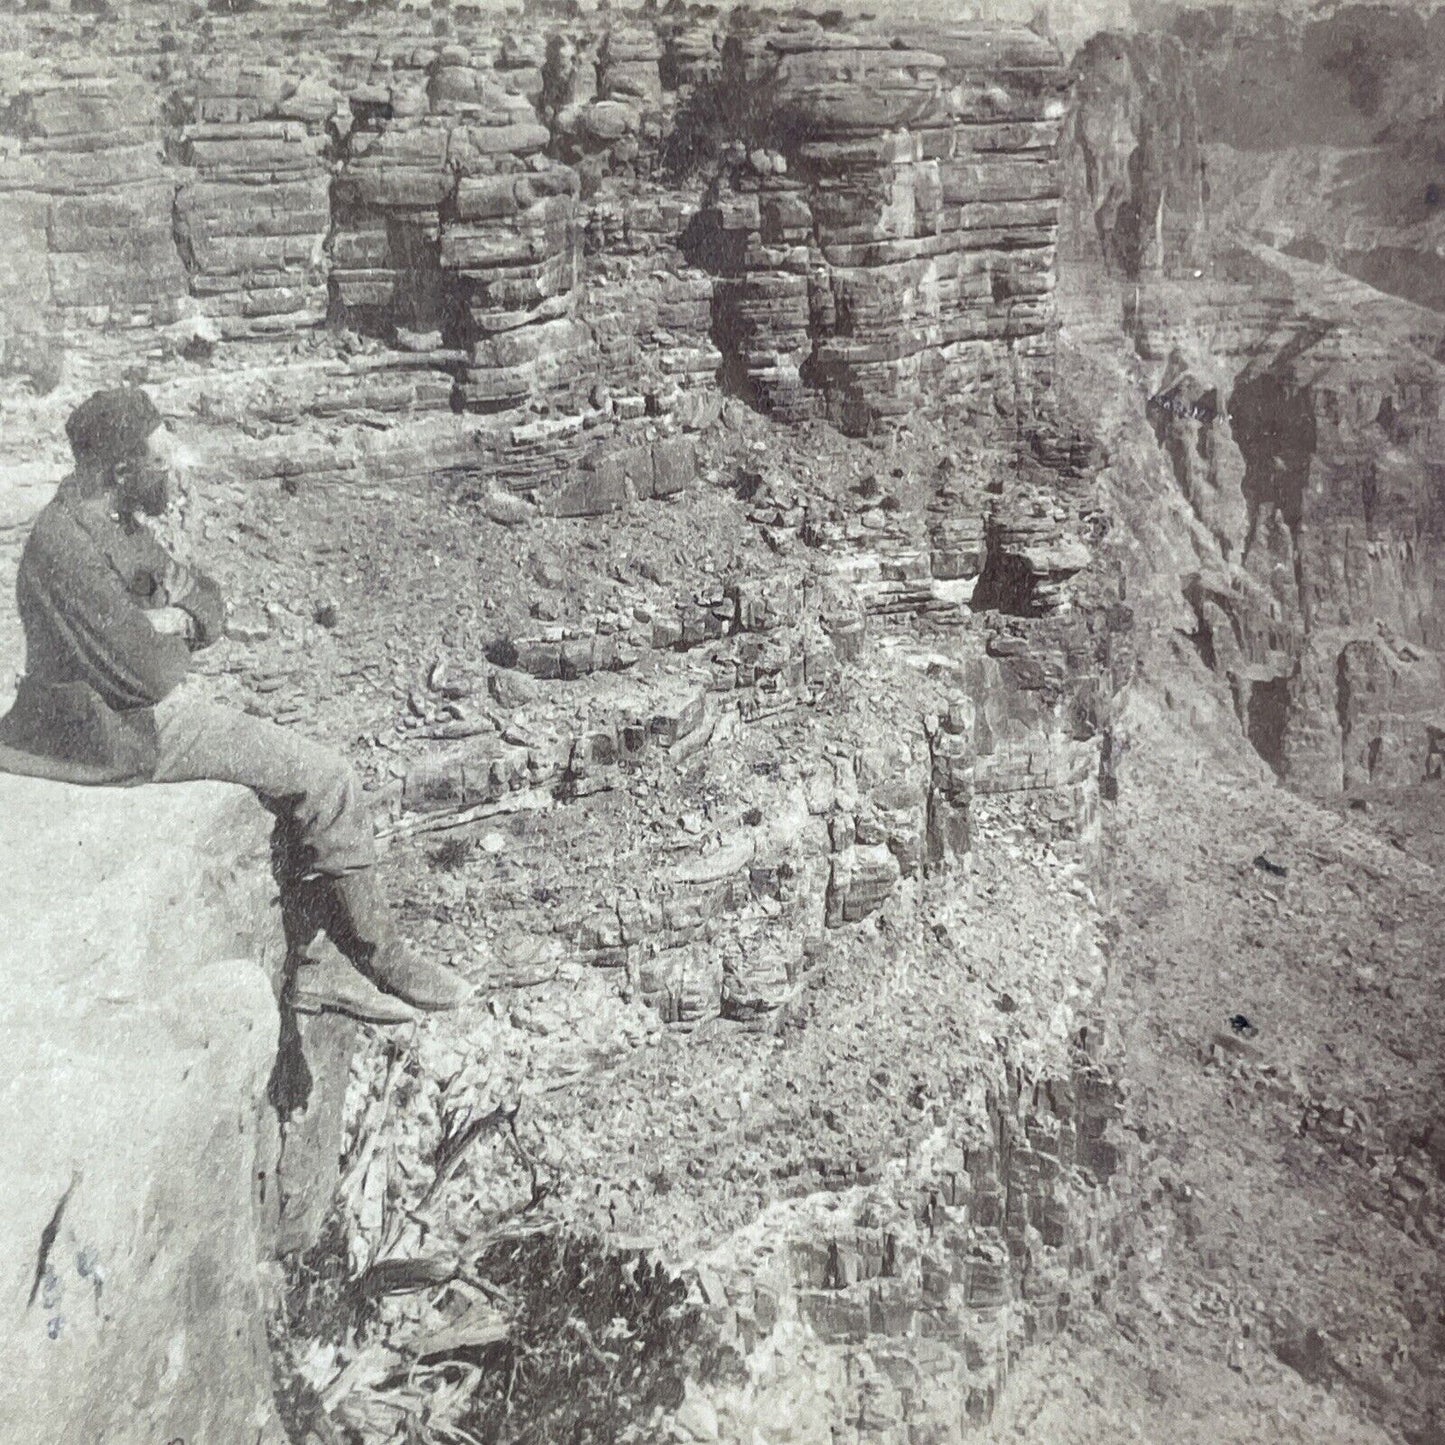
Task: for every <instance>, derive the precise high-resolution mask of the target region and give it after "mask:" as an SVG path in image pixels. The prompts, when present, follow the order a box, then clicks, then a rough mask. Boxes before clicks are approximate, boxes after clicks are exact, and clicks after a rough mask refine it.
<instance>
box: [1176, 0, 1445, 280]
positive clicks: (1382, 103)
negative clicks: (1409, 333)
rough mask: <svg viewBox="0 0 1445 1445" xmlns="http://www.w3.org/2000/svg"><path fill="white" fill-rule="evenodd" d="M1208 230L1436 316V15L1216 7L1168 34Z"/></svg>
mask: <svg viewBox="0 0 1445 1445" xmlns="http://www.w3.org/2000/svg"><path fill="white" fill-rule="evenodd" d="M1171 28H1172V30H1173V33H1174V34H1176V35H1177V36H1178V37H1179V39H1180V41H1181V42H1182V44H1183V47H1184V50H1185V53H1186V54H1187V55H1188V57H1189V60H1188V69H1189V71H1190V74H1191V76H1192V79H1193V82H1194V86H1195V89H1196V92H1197V94H1198V97H1199V104H1200V116H1201V122H1202V127H1201V136H1200V139H1201V143H1202V144H1203V146H1204V147H1205V150H1206V154H1207V157H1208V163H1209V174H1210V180H1211V183H1212V185H1213V187H1214V192H1215V212H1216V214H1217V216H1218V217H1219V218H1220V219H1221V220H1223V221H1225V222H1227V223H1229V224H1231V225H1237V226H1239V227H1241V228H1243V229H1246V230H1248V231H1249V232H1251V233H1252V234H1253V235H1255V236H1256V237H1258V238H1259V239H1261V240H1264V241H1266V242H1268V243H1269V244H1270V245H1272V246H1275V247H1277V248H1279V249H1280V250H1283V251H1287V252H1289V253H1290V254H1292V255H1297V256H1301V257H1304V258H1305V259H1308V260H1312V261H1319V262H1323V263H1326V264H1328V265H1330V266H1332V267H1335V268H1336V269H1338V270H1341V271H1343V272H1345V273H1346V274H1347V275H1350V276H1354V277H1356V278H1357V279H1359V280H1361V281H1365V282H1367V283H1368V284H1369V285H1371V286H1375V287H1378V288H1379V289H1380V290H1383V291H1386V292H1389V293H1390V294H1392V295H1396V296H1400V297H1402V298H1404V299H1406V300H1410V301H1415V302H1417V303H1419V304H1421V305H1425V306H1432V307H1437V308H1438V307H1440V306H1442V305H1445V277H1442V267H1441V262H1440V257H1441V247H1442V244H1445V190H1442V179H1445V178H1442V174H1441V150H1440V145H1441V140H1442V137H1445V130H1442V124H1445V95H1442V91H1441V81H1440V76H1441V74H1442V62H1445V12H1442V11H1441V10H1439V9H1434V10H1431V11H1429V12H1428V13H1427V12H1423V11H1420V10H1415V9H1411V8H1408V7H1404V6H1387V5H1339V6H1336V7H1333V8H1331V7H1314V8H1313V9H1312V10H1311V11H1309V12H1293V13H1291V12H1289V11H1283V12H1276V11H1274V10H1272V9H1253V8H1250V9H1246V8H1244V7H1238V8H1236V7H1232V6H1217V7H1213V8H1210V9H1207V10H1206V9H1197V10H1184V11H1182V12H1181V13H1179V14H1178V16H1177V18H1175V19H1174V20H1173V23H1172V27H1171Z"/></svg>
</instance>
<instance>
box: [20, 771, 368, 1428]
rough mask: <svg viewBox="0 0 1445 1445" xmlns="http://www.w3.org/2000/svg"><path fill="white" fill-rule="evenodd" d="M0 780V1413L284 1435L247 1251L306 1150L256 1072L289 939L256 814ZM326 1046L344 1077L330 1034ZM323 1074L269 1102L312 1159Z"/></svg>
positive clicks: (268, 1236)
mask: <svg viewBox="0 0 1445 1445" xmlns="http://www.w3.org/2000/svg"><path fill="white" fill-rule="evenodd" d="M0 799H3V809H0V810H3V817H4V825H3V826H4V831H5V838H6V849H7V857H9V858H10V859H11V864H10V867H9V869H8V874H7V885H6V888H7V892H6V896H7V909H6V927H5V935H4V941H3V943H0V963H3V969H4V973H5V977H6V980H7V985H8V990H9V1001H8V1003H7V1006H6V1011H5V1019H4V1023H3V1026H0V1034H3V1039H4V1050H5V1057H6V1061H7V1066H6V1078H5V1083H4V1085H3V1104H0V1117H3V1118H4V1120H5V1127H4V1131H3V1133H4V1144H3V1149H4V1154H5V1174H6V1178H7V1179H8V1180H9V1187H8V1189H7V1193H6V1200H5V1204H4V1207H3V1216H4V1227H3V1230H0V1234H3V1237H4V1239H5V1241H6V1247H5V1259H4V1264H3V1278H4V1303H3V1313H0V1338H3V1340H4V1351H5V1358H6V1361H7V1367H6V1373H5V1380H4V1384H3V1386H0V1438H4V1439H6V1440H16V1441H19V1440H23V1439H39V1438H44V1439H46V1440H48V1441H55V1442H56V1445H91V1442H93V1441H96V1440H102V1439H104V1440H111V1441H115V1442H117V1445H120V1442H132V1441H134V1442H137V1445H139V1442H142V1441H147V1442H149V1441H154V1440H171V1439H175V1438H181V1439H186V1440H223V1439H238V1438H244V1439H246V1440H255V1441H262V1442H265V1445H279V1442H281V1441H283V1440H284V1438H285V1437H284V1435H283V1434H281V1433H280V1428H279V1425H278V1423H277V1421H276V1418H275V1414H274V1407H273V1404H272V1380H271V1367H270V1357H269V1351H268V1346H267V1340H266V1333H265V1308H266V1306H267V1304H268V1303H269V1301H268V1298H267V1291H266V1287H265V1286H264V1284H263V1274H262V1270H261V1265H262V1262H263V1260H264V1259H266V1258H268V1257H272V1256H273V1255H274V1253H275V1250H276V1248H277V1247H278V1244H279V1243H280V1242H281V1239H282V1236H283V1234H284V1233H285V1232H288V1231H289V1232H291V1233H292V1234H293V1236H294V1234H295V1232H296V1229H297V1226H298V1223H299V1224H300V1226H301V1227H302V1228H303V1229H304V1228H305V1227H306V1225H305V1221H304V1220H298V1217H297V1211H298V1210H299V1211H300V1213H301V1214H304V1213H305V1211H306V1209H307V1207H308V1201H307V1200H305V1198H304V1197H303V1196H304V1195H305V1194H306V1193H307V1192H309V1191H311V1190H312V1189H314V1188H315V1187H316V1186H318V1185H320V1186H321V1192H323V1193H324V1169H323V1170H322V1171H321V1173H319V1174H318V1175H315V1176H311V1177H308V1178H305V1179H301V1178H298V1177H297V1174H296V1170H295V1168H293V1169H292V1171H291V1173H290V1175H289V1176H287V1175H285V1174H284V1171H283V1169H282V1153H283V1151H282V1134H281V1133H280V1131H279V1130H278V1119H277V1114H276V1111H275V1108H274V1107H273V1104H272V1102H271V1101H270V1099H269V1098H268V1091H269V1090H270V1089H271V1087H272V1084H273V1080H274V1078H275V1077H276V1074H277V1057H278V1037H279V1022H280V1021H279V1016H278V1012H277V1005H276V999H275V988H276V986H277V983H278V980H279V978H280V976H281V972H282V968H283V964H284V961H285V954H286V942H285V938H284V935H283V931H282V927H281V918H280V910H279V907H278V905H277V898H276V888H275V885H274V883H273V882H272V878H271V874H270V870H269V850H270V843H269V838H270V832H271V827H270V820H269V818H268V817H267V815H266V814H265V813H264V812H263V811H262V810H261V809H260V807H259V806H258V805H257V804H256V803H255V802H254V800H253V799H252V798H251V796H250V795H249V794H248V793H246V792H244V791H243V790H241V789H239V788H233V787H230V786H228V785H223V784H186V785H182V786H170V787H148V788H142V789H84V788H76V787H70V786H68V785H64V784H58V783H49V782H44V781H39V780H34V779H28V778H18V777H11V776H4V777H0ZM313 1041H315V1036H314V1038H313ZM325 1062H326V1065H327V1066H330V1067H333V1068H335V1067H338V1064H339V1068H340V1070H341V1074H342V1082H343V1083H344V1071H345V1056H344V1055H343V1056H342V1057H341V1058H340V1060H339V1061H338V1060H336V1059H328V1060H326V1061H325ZM312 1064H313V1067H315V1068H316V1069H317V1070H318V1071H319V1070H320V1068H321V1067H322V1066H323V1065H322V1059H321V1057H320V1054H319V1053H314V1054H313V1058H312ZM324 1096H326V1091H325V1090H324V1089H317V1090H316V1091H315V1093H314V1097H313V1100H312V1103H313V1109H312V1111H311V1117H310V1118H309V1119H308V1118H307V1117H306V1111H304V1110H303V1112H302V1113H301V1114H298V1115H295V1116H292V1117H291V1118H290V1119H289V1120H288V1122H289V1124H290V1125H291V1129H289V1130H288V1133H287V1145H288V1146H289V1145H290V1144H291V1143H292V1142H293V1140H294V1141H295V1142H296V1145H297V1148H296V1155H297V1158H298V1159H300V1160H303V1161H305V1162H306V1163H307V1164H314V1163H315V1161H316V1159H317V1158H324V1157H325V1153H326V1151H325V1150H324V1149H320V1150H317V1149H314V1148H313V1149H312V1150H311V1151H310V1152H309V1153H308V1149H307V1148H306V1147H303V1145H302V1142H301V1141H302V1140H303V1139H306V1138H308V1137H309V1139H310V1141H311V1142H312V1144H313V1145H314V1143H315V1141H316V1140H318V1139H319V1138H320V1137H321V1135H322V1134H323V1133H324V1132H325V1130H324V1129H321V1128H319V1126H320V1123H321V1120H320V1115H321V1114H322V1113H324V1112H325V1109H324V1108H322V1107H321V1104H322V1100H323V1097H324ZM338 1102H339V1101H338V1100H337V1099H336V1098H335V1090H334V1089H333V1090H332V1091H331V1093H330V1106H331V1113H330V1119H329V1126H330V1129H331V1131H332V1140H331V1146H330V1154H331V1168H332V1169H333V1170H334V1168H335V1157H336V1149H337V1146H338V1144H339V1125H340V1117H339V1113H338V1112H337V1111H336V1105H337V1103H338ZM288 1196H289V1204H288ZM299 1242H301V1241H300V1240H298V1239H296V1238H294V1237H293V1239H292V1243H293V1244H295V1243H299Z"/></svg>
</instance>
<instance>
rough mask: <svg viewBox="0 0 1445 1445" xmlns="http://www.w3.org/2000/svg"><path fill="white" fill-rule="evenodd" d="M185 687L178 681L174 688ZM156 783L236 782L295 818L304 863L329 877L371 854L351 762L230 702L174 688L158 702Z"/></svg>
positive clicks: (364, 862)
mask: <svg viewBox="0 0 1445 1445" xmlns="http://www.w3.org/2000/svg"><path fill="white" fill-rule="evenodd" d="M180 691H181V693H183V692H184V688H183V689H181V690H180ZM156 730H157V732H158V733H159V737H160V760H159V762H158V763H157V765H156V771H155V781H156V782H158V783H186V782H197V781H200V780H209V781H213V782H220V783H239V784H240V785H241V786H242V787H244V788H250V789H251V791H252V792H255V793H259V794H261V796H262V797H264V798H267V799H270V800H272V801H275V802H277V803H282V804H284V805H285V806H286V808H287V809H288V811H290V813H291V814H292V816H293V817H294V818H295V820H296V823H297V826H298V827H299V829H300V833H301V843H302V846H303V847H304V848H305V850H306V854H307V860H306V861H307V867H308V869H311V870H314V871H315V872H317V873H323V874H325V875H326V876H328V877H331V878H340V877H344V876H345V875H346V874H348V873H354V872H356V871H357V870H358V869H362V868H370V867H371V866H372V864H374V863H375V862H376V841H375V838H374V836H373V834H372V828H371V818H370V816H369V813H368V810H367V808H366V805H365V803H364V802H363V800H362V795H361V784H360V781H359V780H358V779H357V776H356V770H355V769H354V768H353V767H352V766H351V764H350V763H349V762H347V760H346V759H345V758H344V757H342V756H341V754H340V753H338V752H336V751H335V750H334V749H332V748H328V747H325V746H324V745H323V744H321V743H316V742H312V741H311V740H310V739H309V738H304V737H301V736H299V735H298V734H296V733H293V732H291V731H290V730H289V729H287V728H283V727H278V726H277V724H275V723H273V722H267V721H266V720H265V719H264V718H257V717H252V716H251V715H250V714H249V713H244V712H241V711H239V710H238V709H236V708H230V707H223V706H221V705H220V704H218V703H212V702H205V701H203V700H201V699H199V698H193V697H186V696H182V695H179V694H178V693H172V694H171V696H170V697H168V698H166V699H165V700H164V701H163V702H162V703H161V704H160V706H159V707H158V708H156Z"/></svg>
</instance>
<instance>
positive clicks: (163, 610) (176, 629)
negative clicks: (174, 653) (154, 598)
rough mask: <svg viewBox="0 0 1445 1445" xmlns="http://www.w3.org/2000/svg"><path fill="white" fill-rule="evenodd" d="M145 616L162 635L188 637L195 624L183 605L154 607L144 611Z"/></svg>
mask: <svg viewBox="0 0 1445 1445" xmlns="http://www.w3.org/2000/svg"><path fill="white" fill-rule="evenodd" d="M146 618H147V619H148V621H149V622H150V625H151V626H152V627H153V628H154V629H155V630H156V632H158V633H159V634H160V635H161V636H162V637H184V638H187V639H189V638H190V636H191V631H192V629H193V628H194V626H195V623H194V622H192V621H191V614H190V613H189V612H187V611H186V610H185V608H184V607H155V608H152V609H151V610H150V611H148V612H147V613H146Z"/></svg>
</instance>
